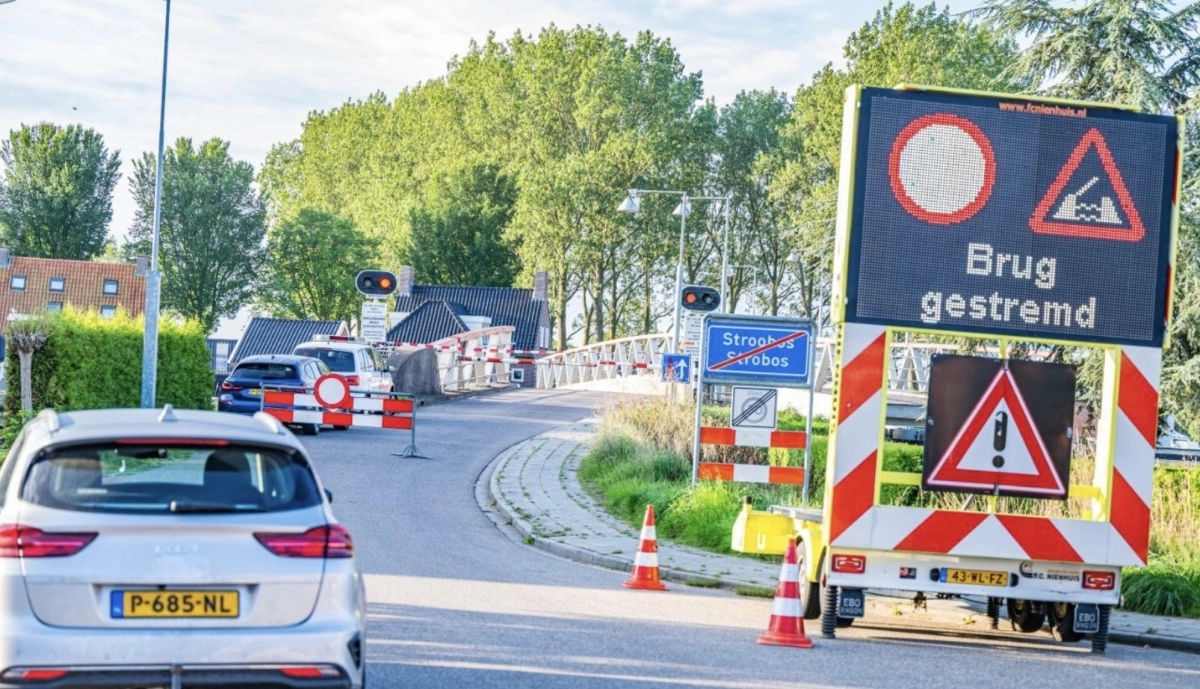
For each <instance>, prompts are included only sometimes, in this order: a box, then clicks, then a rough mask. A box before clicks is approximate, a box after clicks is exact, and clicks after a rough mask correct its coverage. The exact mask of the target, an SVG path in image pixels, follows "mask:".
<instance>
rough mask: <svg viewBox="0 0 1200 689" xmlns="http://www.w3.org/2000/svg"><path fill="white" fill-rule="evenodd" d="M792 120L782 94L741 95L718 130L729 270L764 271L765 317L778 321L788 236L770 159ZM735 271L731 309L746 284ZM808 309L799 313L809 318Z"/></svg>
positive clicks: (741, 273)
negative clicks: (728, 197) (727, 198)
mask: <svg viewBox="0 0 1200 689" xmlns="http://www.w3.org/2000/svg"><path fill="white" fill-rule="evenodd" d="M790 116H791V101H790V99H789V98H788V97H787V95H786V94H783V93H780V92H778V91H775V90H774V89H771V90H769V91H750V92H746V91H743V92H742V93H739V94H738V95H737V96H736V97H735V98H734V99H733V102H732V103H730V104H729V105H727V106H725V107H724V108H722V109H721V117H720V122H719V125H718V129H717V154H718V156H719V158H720V163H718V166H717V181H716V186H717V188H719V189H723V190H725V192H726V193H729V194H732V196H733V205H732V207H731V209H730V210H731V213H730V220H729V224H730V230H729V231H730V234H731V240H732V241H731V242H730V247H731V251H730V254H731V256H730V260H729V264H730V265H735V264H749V265H753V266H756V267H758V268H761V269H762V272H763V274H764V276H765V278H766V286H767V294H766V295H764V300H765V302H766V312H767V313H769V314H770V315H772V316H774V315H778V313H779V308H780V304H781V301H782V300H783V298H784V296H786V293H785V292H784V291H783V288H784V283H785V281H786V280H787V274H786V269H787V258H788V254H789V253H790V243H791V239H792V237H791V235H790V232H789V228H788V227H787V218H786V217H785V215H784V207H783V204H782V203H781V202H780V199H779V198H778V197H775V198H773V197H772V196H771V195H770V186H771V182H772V180H773V178H774V175H775V173H776V172H777V168H776V167H775V166H774V165H771V164H770V158H769V156H770V155H771V154H773V153H775V152H776V151H777V150H778V148H779V130H780V129H781V128H782V127H783V125H784V124H786V123H787V121H788V119H789V118H790ZM752 275H753V274H752V273H750V274H749V275H748V274H747V273H746V272H745V271H739V272H737V273H734V274H733V275H731V276H730V281H729V303H730V307H731V310H732V307H733V306H735V305H736V304H737V302H738V299H739V297H740V295H741V292H742V291H743V290H744V289H745V282H746V278H747V277H750V276H752ZM811 309H812V306H811V305H810V304H803V305H802V306H801V312H802V313H803V314H804V315H812V314H811V313H810V310H811Z"/></svg>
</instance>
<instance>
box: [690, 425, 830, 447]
mask: <svg viewBox="0 0 1200 689" xmlns="http://www.w3.org/2000/svg"><path fill="white" fill-rule="evenodd" d="M700 443H701V444H703V445H732V446H736V447H778V448H786V449H789V450H803V449H804V448H805V447H806V446H807V444H808V437H807V436H806V435H805V433H804V431H775V430H771V429H769V428H719V427H716V426H701V427H700Z"/></svg>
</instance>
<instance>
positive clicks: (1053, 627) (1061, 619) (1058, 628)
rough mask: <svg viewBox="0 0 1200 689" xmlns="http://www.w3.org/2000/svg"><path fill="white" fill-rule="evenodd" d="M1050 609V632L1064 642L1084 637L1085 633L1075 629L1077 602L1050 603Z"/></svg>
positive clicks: (1048, 605)
mask: <svg viewBox="0 0 1200 689" xmlns="http://www.w3.org/2000/svg"><path fill="white" fill-rule="evenodd" d="M1046 607H1047V608H1049V611H1050V633H1052V634H1054V638H1055V639H1058V640H1059V641H1061V642H1063V643H1064V644H1073V643H1075V642H1077V641H1081V640H1082V639H1083V635H1082V634H1080V633H1078V632H1076V631H1075V604H1074V603H1048V604H1047V605H1046Z"/></svg>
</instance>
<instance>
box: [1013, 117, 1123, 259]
mask: <svg viewBox="0 0 1200 689" xmlns="http://www.w3.org/2000/svg"><path fill="white" fill-rule="evenodd" d="M1029 227H1030V228H1031V229H1033V231H1034V232H1038V233H1041V234H1055V235H1064V236H1068V237H1084V238H1088V239H1110V240H1116V241H1122V242H1137V241H1141V239H1142V237H1144V236H1145V235H1146V227H1145V226H1144V225H1143V224H1142V218H1141V216H1140V215H1139V214H1138V210H1137V206H1136V205H1134V203H1133V197H1132V196H1130V194H1129V189H1128V188H1127V187H1126V186H1125V179H1124V178H1123V177H1122V176H1121V170H1120V169H1119V168H1118V167H1117V163H1116V161H1115V160H1113V155H1112V151H1110V150H1109V148H1108V143H1107V142H1106V141H1105V140H1104V136H1103V135H1101V134H1100V131H1099V130H1098V129H1090V130H1088V132H1087V133H1086V134H1084V135H1083V138H1082V139H1080V141H1079V143H1078V144H1077V145H1076V146H1075V150H1073V151H1072V152H1071V155H1070V156H1069V157H1068V158H1067V161H1066V164H1064V165H1063V167H1062V170H1060V171H1059V173H1058V175H1057V176H1056V177H1055V178H1054V181H1053V182H1052V183H1051V184H1050V188H1049V189H1048V190H1047V191H1046V194H1045V195H1044V196H1043V197H1042V200H1041V201H1040V202H1039V203H1038V205H1037V207H1036V208H1034V211H1033V215H1032V216H1030V218H1029Z"/></svg>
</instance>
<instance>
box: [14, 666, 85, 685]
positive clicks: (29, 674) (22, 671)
mask: <svg viewBox="0 0 1200 689" xmlns="http://www.w3.org/2000/svg"><path fill="white" fill-rule="evenodd" d="M68 674H69V672H68V671H67V670H62V669H60V668H56V667H30V668H13V669H11V670H5V672H4V674H3V675H2V677H3V678H4V679H6V680H16V681H18V682H52V681H54V680H56V679H62V678H63V677H66V676H67V675H68Z"/></svg>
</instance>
